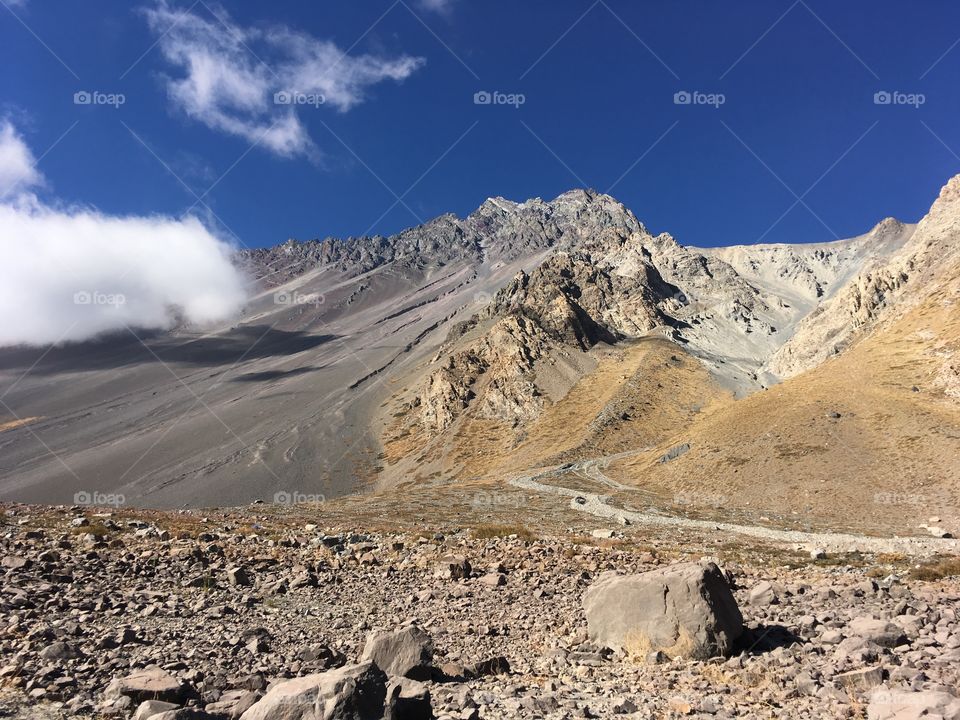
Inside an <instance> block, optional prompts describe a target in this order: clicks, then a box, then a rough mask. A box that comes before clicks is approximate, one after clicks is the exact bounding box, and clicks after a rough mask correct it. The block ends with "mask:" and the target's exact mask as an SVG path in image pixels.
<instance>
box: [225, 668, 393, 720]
mask: <svg viewBox="0 0 960 720" xmlns="http://www.w3.org/2000/svg"><path fill="white" fill-rule="evenodd" d="M386 698H387V676H386V674H385V673H384V672H383V670H381V669H380V668H378V667H377V666H376V665H375V664H374V663H373V662H369V661H367V662H362V663H359V664H357V665H347V666H344V667H342V668H337V669H336V670H328V671H327V672H324V673H317V674H315V675H306V676H304V677H299V678H294V679H293V680H287V681H285V682H280V683H277V684H276V685H274V686H273V687H272V688H271V689H270V691H269V692H268V693H267V694H266V695H264V697H263V698H262V699H261V700H260V701H258V702H257V703H255V704H254V705H253V706H252V707H251V708H250V709H248V710H247V711H246V712H245V713H243V715H241V716H240V717H241V720H380V719H381V718H382V717H383V714H384V709H385V707H386Z"/></svg>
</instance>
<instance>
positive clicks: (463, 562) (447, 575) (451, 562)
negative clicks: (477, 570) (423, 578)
mask: <svg viewBox="0 0 960 720" xmlns="http://www.w3.org/2000/svg"><path fill="white" fill-rule="evenodd" d="M433 575H434V577H438V578H443V579H444V580H462V579H463V578H466V577H470V563H469V561H467V559H466V558H464V557H461V556H448V557H445V558H443V559H442V560H441V561H440V562H439V563H437V566H436V568H434V572H433Z"/></svg>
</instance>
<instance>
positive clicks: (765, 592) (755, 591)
mask: <svg viewBox="0 0 960 720" xmlns="http://www.w3.org/2000/svg"><path fill="white" fill-rule="evenodd" d="M777 601H778V598H777V591H776V589H775V588H774V587H773V584H772V583H769V582H767V581H766V580H762V581H760V582H758V583H757V584H756V585H754V586H753V587H752V588H750V593H749V594H748V595H747V602H749V603H750V604H751V605H773V604H774V603H776V602H777Z"/></svg>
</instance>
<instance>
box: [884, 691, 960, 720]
mask: <svg viewBox="0 0 960 720" xmlns="http://www.w3.org/2000/svg"><path fill="white" fill-rule="evenodd" d="M867 718H868V720H922V718H943V720H960V699H958V698H957V697H955V696H954V695H951V694H950V693H948V692H944V691H941V690H926V691H921V692H913V691H910V690H887V689H885V688H878V689H877V690H874V692H873V694H872V695H871V696H870V704H869V705H868V706H867Z"/></svg>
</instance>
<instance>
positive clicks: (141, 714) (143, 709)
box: [133, 700, 177, 720]
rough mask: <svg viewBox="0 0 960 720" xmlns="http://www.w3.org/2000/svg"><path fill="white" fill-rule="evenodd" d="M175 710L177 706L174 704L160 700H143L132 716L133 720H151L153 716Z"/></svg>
mask: <svg viewBox="0 0 960 720" xmlns="http://www.w3.org/2000/svg"><path fill="white" fill-rule="evenodd" d="M176 709H177V706H176V705H175V704H174V703H168V702H162V701H160V700H144V701H143V702H142V703H140V705H139V706H138V707H137V711H136V712H135V713H134V714H133V720H148V718H152V717H153V716H154V715H159V714H160V713H162V712H167V711H168V710H176Z"/></svg>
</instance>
